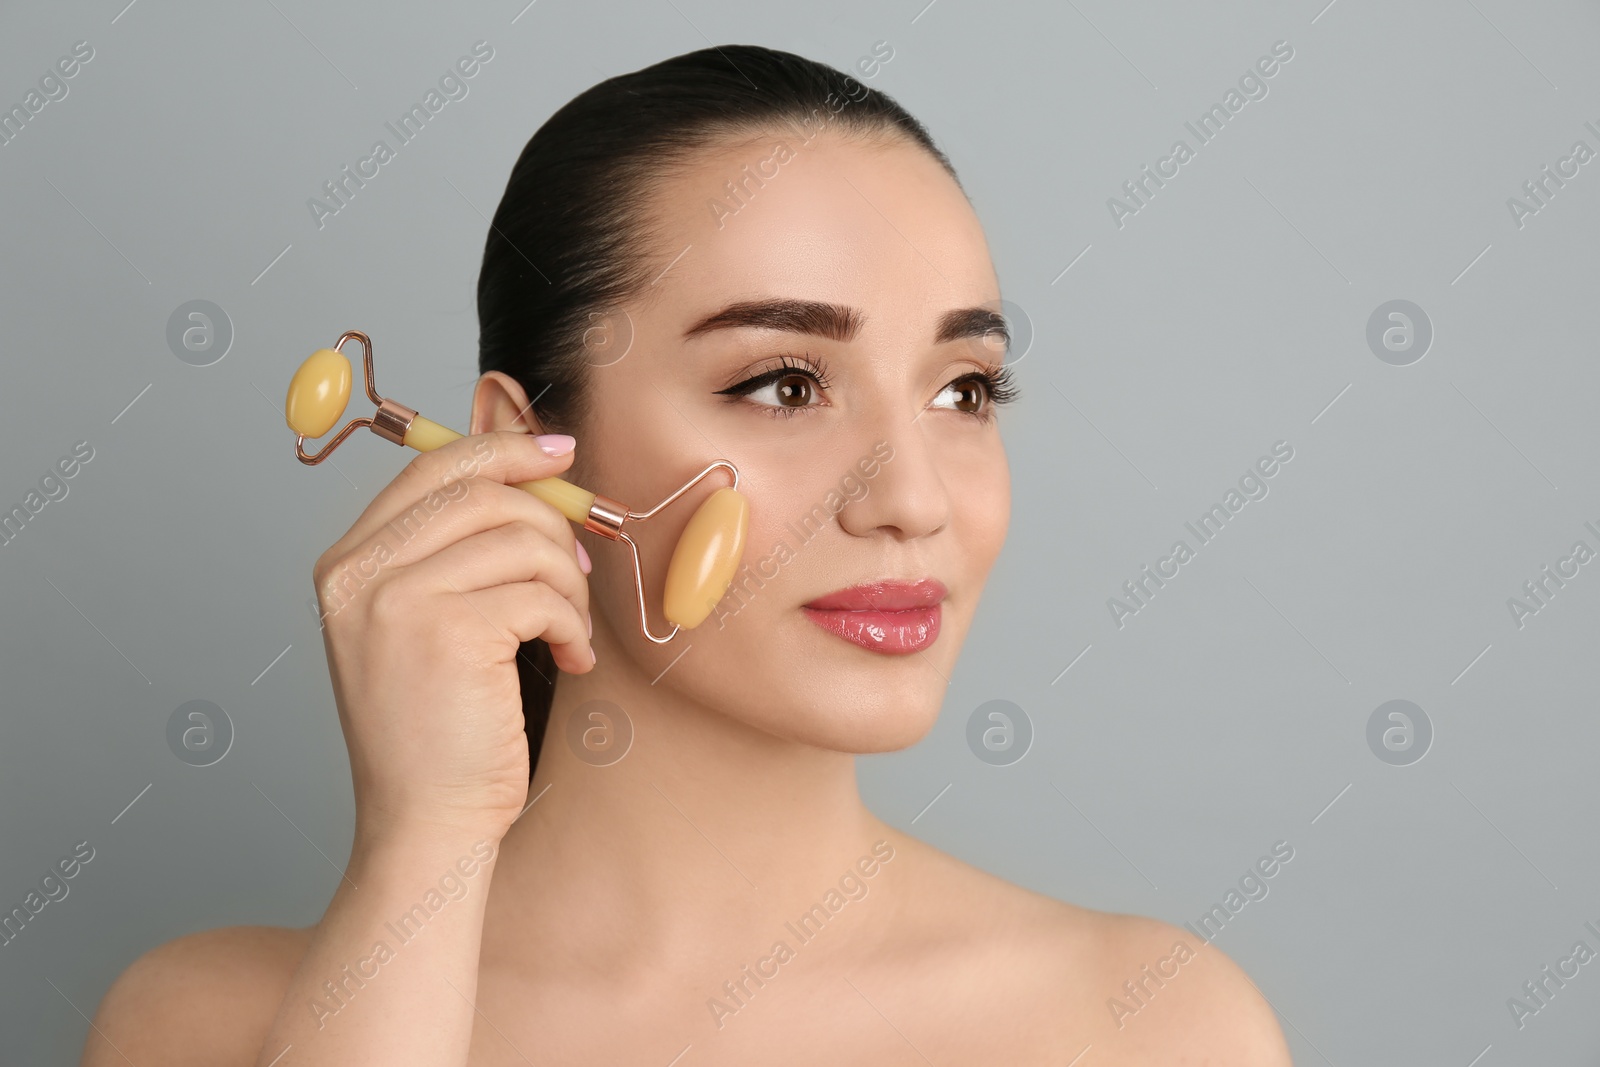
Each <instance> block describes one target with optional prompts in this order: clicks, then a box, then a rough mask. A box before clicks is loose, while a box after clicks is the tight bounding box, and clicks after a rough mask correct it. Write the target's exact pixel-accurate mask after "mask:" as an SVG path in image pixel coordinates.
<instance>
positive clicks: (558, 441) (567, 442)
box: [534, 433, 578, 456]
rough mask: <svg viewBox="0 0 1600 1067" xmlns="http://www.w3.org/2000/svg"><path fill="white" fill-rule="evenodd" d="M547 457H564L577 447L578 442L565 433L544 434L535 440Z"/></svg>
mask: <svg viewBox="0 0 1600 1067" xmlns="http://www.w3.org/2000/svg"><path fill="white" fill-rule="evenodd" d="M534 440H535V441H537V442H539V447H540V448H541V449H543V450H544V453H545V455H547V456H564V455H566V454H567V453H568V452H571V451H572V449H573V448H574V447H575V446H576V445H577V443H578V442H577V441H576V440H575V439H574V438H573V437H571V436H570V435H568V434H564V433H542V434H539V435H538V436H537V437H535V438H534Z"/></svg>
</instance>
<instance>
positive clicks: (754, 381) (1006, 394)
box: [717, 352, 1017, 423]
mask: <svg viewBox="0 0 1600 1067" xmlns="http://www.w3.org/2000/svg"><path fill="white" fill-rule="evenodd" d="M779 359H780V360H781V361H782V362H781V363H780V365H779V366H777V367H774V368H773V369H772V370H769V371H763V372H762V373H760V374H758V375H756V376H755V377H753V378H747V379H745V380H744V381H742V382H740V383H739V384H738V385H733V386H729V387H728V388H727V389H719V390H718V391H717V392H718V394H719V395H723V396H726V397H727V398H728V402H729V403H737V402H738V401H739V400H740V399H741V398H743V397H745V396H747V395H749V394H750V393H753V392H755V391H756V390H757V389H762V388H765V387H766V386H769V385H773V384H775V383H777V382H780V381H782V380H783V379H785V378H788V377H791V376H792V375H795V374H801V375H804V376H805V377H807V378H810V379H811V380H812V381H814V382H816V383H817V385H818V386H819V387H821V388H822V390H823V391H824V392H826V391H827V389H828V388H829V386H830V385H831V384H832V381H833V379H832V377H831V376H830V375H829V374H828V364H827V361H826V360H823V359H822V358H820V357H816V356H812V355H811V353H809V352H807V353H805V354H804V355H803V356H801V357H799V359H798V361H795V357H792V356H789V355H787V354H785V355H783V356H780V357H779ZM973 381H975V382H979V383H981V384H982V385H983V392H984V397H985V399H986V400H987V403H985V404H984V405H983V407H982V408H981V409H980V410H978V411H962V412H959V413H960V414H963V415H967V416H969V417H971V418H974V419H977V420H978V421H980V422H984V423H988V422H993V421H994V420H995V418H996V417H997V415H998V412H997V410H996V409H997V408H998V407H999V406H1000V405H1001V404H1009V403H1011V401H1013V400H1015V399H1016V398H1017V389H1016V386H1015V384H1014V379H1013V375H1012V371H1011V368H1010V367H1001V368H1000V370H999V371H988V370H978V371H973V372H971V373H969V374H963V375H962V376H961V377H959V378H952V379H951V380H950V381H948V382H946V383H945V385H944V388H943V389H940V390H939V391H940V392H941V393H943V392H944V390H945V389H948V388H950V386H952V385H959V384H961V383H963V382H973ZM757 406H758V407H760V408H761V409H762V413H763V414H765V415H767V416H768V417H769V418H778V419H785V418H792V417H793V416H795V415H797V414H799V413H800V412H802V411H805V410H807V409H808V408H813V407H817V406H818V405H816V404H804V405H801V406H799V407H793V406H786V405H783V404H759V405H757Z"/></svg>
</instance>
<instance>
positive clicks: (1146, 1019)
mask: <svg viewBox="0 0 1600 1067" xmlns="http://www.w3.org/2000/svg"><path fill="white" fill-rule="evenodd" d="M902 840H903V844H902ZM895 847H896V848H897V849H903V850H904V851H905V852H906V853H907V854H908V858H910V859H911V860H912V863H909V864H907V865H906V866H905V868H903V869H902V873H903V874H904V875H905V876H906V877H907V878H908V879H909V878H910V877H912V876H913V875H914V876H915V877H917V878H918V880H919V881H920V882H921V883H922V884H923V885H925V886H937V887H939V888H938V890H937V892H935V891H933V890H924V891H923V893H922V894H921V899H920V900H919V901H918V902H917V903H916V904H915V905H914V906H913V908H912V909H911V910H912V914H913V916H914V918H913V920H912V921H911V922H910V923H909V925H908V926H907V927H906V929H907V934H908V936H920V937H922V938H925V939H926V940H925V941H924V944H927V945H930V946H936V947H935V948H934V951H936V952H938V953H940V954H941V955H942V957H943V959H942V960H941V961H940V962H941V963H942V964H944V965H941V966H937V967H935V968H931V969H930V970H937V971H938V972H940V973H941V980H942V981H947V980H948V976H949V975H951V974H955V975H957V976H958V977H957V979H956V984H957V985H958V986H959V987H962V988H963V990H964V992H965V993H966V994H967V995H970V996H972V997H974V998H975V999H977V1000H981V1001H992V1005H991V1008H992V1011H993V1012H994V1014H992V1015H990V1016H989V1018H990V1019H991V1020H994V1019H997V1018H1005V1017H1016V1018H1019V1019H1023V1020H1026V1021H1025V1022H1022V1023H1020V1024H1019V1025H1018V1027H1017V1029H1016V1037H1017V1040H1018V1041H1019V1042H1020V1043H1021V1044H1022V1045H1026V1046H1028V1047H1029V1048H1030V1049H1032V1050H1034V1051H1035V1052H1041V1053H1044V1054H1045V1055H1047V1056H1048V1057H1049V1059H1050V1060H1051V1061H1052V1062H1055V1061H1057V1060H1059V1062H1067V1061H1069V1060H1071V1059H1072V1058H1073V1057H1074V1056H1077V1055H1078V1054H1080V1053H1081V1052H1083V1051H1085V1049H1086V1048H1093V1050H1094V1052H1093V1053H1092V1060H1093V1062H1095V1063H1099V1064H1142V1063H1151V1064H1157V1063H1159V1064H1163V1065H1175V1064H1188V1065H1193V1067H1200V1065H1202V1064H1229V1065H1231V1067H1291V1064H1292V1061H1291V1059H1290V1057H1289V1050H1288V1047H1287V1045H1286V1043H1285V1042H1284V1038H1283V1032H1282V1030H1281V1029H1280V1028H1279V1026H1278V1020H1277V1014H1276V1012H1274V1011H1273V1009H1272V1007H1271V1005H1270V1004H1268V1003H1267V1001H1266V1000H1265V998H1263V997H1262V996H1261V993H1260V992H1259V990H1257V988H1256V986H1255V984H1254V983H1253V982H1252V981H1251V980H1250V978H1249V976H1248V975H1247V974H1246V973H1245V971H1244V969H1243V968H1241V967H1240V966H1239V965H1238V964H1237V963H1236V962H1234V961H1233V960H1232V959H1231V958H1229V957H1228V956H1227V955H1226V954H1225V953H1223V951H1222V950H1221V949H1219V948H1217V947H1216V946H1215V945H1213V944H1210V943H1208V942H1207V941H1205V940H1204V939H1203V938H1200V937H1198V936H1196V935H1195V934H1193V933H1191V932H1189V931H1188V930H1185V929H1183V928H1181V927H1177V926H1174V925H1172V924H1171V923H1167V922H1163V921H1161V920H1159V919H1153V918H1148V917H1146V916H1141V915H1129V914H1123V913H1119V912H1107V911H1097V910H1095V909H1092V908H1085V907H1081V906H1079V905H1076V904H1071V903H1068V902H1066V901H1061V900H1057V899H1055V898H1053V897H1049V896H1046V895H1044V894H1041V893H1036V892H1033V891H1031V890H1028V889H1025V888H1023V887H1021V886H1018V885H1015V884H1013V883H1011V882H1007V881H1005V880H1004V879H1002V878H999V877H996V876H994V875H992V874H989V873H988V872H986V871H983V870H981V869H978V868H976V867H973V866H971V865H969V864H967V863H964V862H962V861H960V860H958V859H956V858H954V857H952V856H949V855H947V854H946V853H943V852H940V851H939V850H937V849H934V848H932V847H931V846H928V845H925V844H923V843H921V842H918V841H916V840H914V839H909V838H906V839H901V838H900V837H898V836H897V837H896V838H895ZM914 931H918V933H914ZM991 1033H992V1031H991ZM1041 1046H1044V1047H1041Z"/></svg>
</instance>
